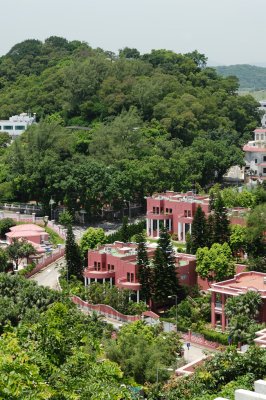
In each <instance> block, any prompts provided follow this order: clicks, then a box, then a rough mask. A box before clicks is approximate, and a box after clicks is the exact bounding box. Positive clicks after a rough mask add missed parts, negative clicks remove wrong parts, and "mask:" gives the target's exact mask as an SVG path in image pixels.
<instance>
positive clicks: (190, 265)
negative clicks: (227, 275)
mask: <svg viewBox="0 0 266 400" xmlns="http://www.w3.org/2000/svg"><path fill="white" fill-rule="evenodd" d="M154 251H155V245H152V244H150V245H148V247H147V253H148V257H149V258H152V257H153V256H154ZM195 267H196V257H195V256H193V255H190V254H180V253H179V254H177V255H176V271H177V275H178V278H179V282H180V284H181V285H187V286H193V285H195V284H196V283H197V274H196V272H195ZM83 275H84V280H85V285H86V286H87V285H90V284H91V283H92V282H100V283H105V282H109V283H110V285H116V286H117V287H119V288H122V289H129V290H132V291H133V292H135V293H136V299H137V302H138V301H139V292H140V289H141V285H140V283H139V282H138V266H137V244H136V243H123V242H115V243H113V244H106V245H103V246H100V247H99V248H98V249H97V250H89V251H88V267H87V268H86V269H85V270H84V273H83Z"/></svg>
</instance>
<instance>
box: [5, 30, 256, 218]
mask: <svg viewBox="0 0 266 400" xmlns="http://www.w3.org/2000/svg"><path fill="white" fill-rule="evenodd" d="M237 89H238V82H237V80H236V79H235V78H232V77H229V78H223V77H222V76H220V75H218V74H217V73H216V71H215V70H214V69H212V68H207V67H206V57H205V56H204V55H202V54H200V53H198V52H197V51H194V52H192V53H188V54H184V55H182V54H176V53H174V52H172V51H168V50H152V51H151V52H150V53H147V54H143V55H140V53H139V51H138V50H137V49H129V48H125V49H123V50H121V51H120V52H119V54H118V55H116V54H114V53H112V52H108V51H104V50H102V49H100V48H97V49H92V48H91V47H90V46H89V45H88V44H86V43H82V42H79V41H72V42H69V41H67V40H66V39H64V38H59V37H50V38H48V39H47V40H46V41H45V42H44V43H43V42H41V41H38V40H26V41H24V42H22V43H19V44H17V45H15V46H14V47H13V48H12V49H11V50H10V51H9V52H8V53H7V54H6V55H5V56H3V57H1V59H0V118H8V117H9V116H11V115H14V114H18V113H21V112H25V111H26V112H27V111H30V112H32V113H33V112H35V113H36V114H37V118H38V121H39V122H40V124H39V125H37V126H33V127H31V128H30V129H29V130H28V131H27V132H25V134H23V135H22V137H21V139H20V140H16V141H15V142H14V143H13V144H12V145H11V146H9V147H7V148H2V149H1V157H0V171H1V172H0V200H2V201H3V200H12V201H14V200H18V201H28V200H38V201H42V202H44V203H45V204H47V203H48V202H49V199H50V197H51V196H53V199H55V201H56V202H61V203H62V202H63V203H64V204H66V205H68V206H69V207H71V209H73V208H76V207H80V206H83V207H84V208H85V209H86V211H87V215H90V213H91V214H93V215H95V214H96V215H97V213H99V214H100V213H101V208H102V207H103V206H104V205H108V206H112V207H114V208H115V209H116V208H119V207H121V205H123V204H125V202H127V201H143V198H144V196H145V195H147V194H151V193H152V192H154V191H162V190H166V189H172V190H186V189H191V188H193V187H198V186H199V185H200V186H202V187H207V186H208V185H210V184H212V183H213V182H215V181H219V180H221V177H222V175H223V174H224V173H225V171H226V170H227V168H229V167H230V166H231V165H235V164H241V163H243V153H242V151H241V145H242V144H243V143H244V142H245V141H246V140H247V138H250V137H251V132H252V130H253V129H254V128H255V127H256V125H257V124H258V123H259V115H258V113H257V109H256V107H257V103H256V102H255V100H254V99H253V98H252V97H251V96H242V97H239V96H238V95H237ZM73 125H75V126H86V127H89V128H90V129H89V130H73V129H67V128H66V127H67V126H73ZM0 146H1V143H0ZM2 147H3V146H2ZM77 200H78V201H77Z"/></svg>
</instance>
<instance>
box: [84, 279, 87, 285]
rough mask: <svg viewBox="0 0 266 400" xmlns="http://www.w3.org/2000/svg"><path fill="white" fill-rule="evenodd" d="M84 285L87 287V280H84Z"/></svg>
mask: <svg viewBox="0 0 266 400" xmlns="http://www.w3.org/2000/svg"><path fill="white" fill-rule="evenodd" d="M84 285H85V286H87V278H84Z"/></svg>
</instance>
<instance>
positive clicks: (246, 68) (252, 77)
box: [215, 64, 266, 90]
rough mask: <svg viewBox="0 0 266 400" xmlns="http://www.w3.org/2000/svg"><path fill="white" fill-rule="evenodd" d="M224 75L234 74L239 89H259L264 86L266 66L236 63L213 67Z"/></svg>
mask: <svg viewBox="0 0 266 400" xmlns="http://www.w3.org/2000/svg"><path fill="white" fill-rule="evenodd" d="M215 69H216V71H217V72H218V73H219V74H221V75H222V76H225V77H230V76H231V77H232V76H236V77H237V78H238V80H239V86H240V89H251V90H261V89H265V88H266V83H265V82H266V68H264V67H257V66H255V65H249V64H236V65H228V66H218V67H215Z"/></svg>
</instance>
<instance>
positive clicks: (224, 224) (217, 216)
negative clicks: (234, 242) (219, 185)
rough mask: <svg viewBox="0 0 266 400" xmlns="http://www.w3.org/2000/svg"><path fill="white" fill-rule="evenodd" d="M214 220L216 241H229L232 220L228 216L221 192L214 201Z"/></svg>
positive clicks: (214, 237)
mask: <svg viewBox="0 0 266 400" xmlns="http://www.w3.org/2000/svg"><path fill="white" fill-rule="evenodd" d="M213 222H214V224H213V240H214V243H221V244H223V243H225V242H228V241H229V237H230V228H229V225H230V222H229V219H228V217H227V209H226V207H225V204H224V201H223V198H222V196H221V193H220V192H218V194H217V197H216V199H215V203H214V215H213Z"/></svg>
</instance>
